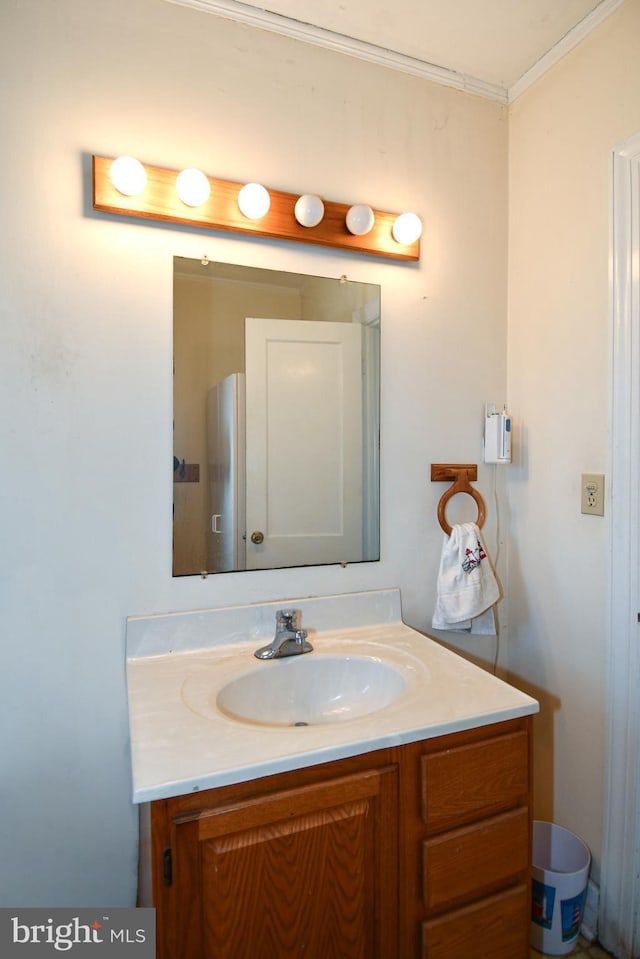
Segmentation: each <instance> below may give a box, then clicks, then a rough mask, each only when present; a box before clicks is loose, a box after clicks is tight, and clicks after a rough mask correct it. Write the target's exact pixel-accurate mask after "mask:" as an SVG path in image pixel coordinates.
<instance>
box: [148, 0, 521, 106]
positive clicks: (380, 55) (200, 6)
mask: <svg viewBox="0 0 640 959" xmlns="http://www.w3.org/2000/svg"><path fill="white" fill-rule="evenodd" d="M167 2H168V3H174V4H177V5H178V6H181V7H191V8H192V9H195V10H203V11H204V12H205V13H213V14H215V15H216V16H219V17H224V18H225V19H226V20H235V21H236V22H238V23H245V24H249V25H250V26H252V27H258V28H259V29H261V30H268V31H270V32H271V33H278V34H280V35H282V36H285V37H291V38H292V39H294V40H302V41H303V42H305V43H313V44H314V45H315V46H319V47H324V48H325V49H328V50H334V51H335V52H337V53H343V54H346V55H347V56H350V57H356V58H358V59H359V60H367V61H369V63H376V64H378V65H379V66H383V67H388V68H389V69H391V70H397V71H399V72H400V73H408V74H410V75H412V76H415V77H421V78H422V79H425V80H431V81H433V82H434V83H439V84H441V85H442V86H447V87H454V88H455V89H457V90H465V91H467V92H468V93H475V94H477V95H478V96H481V97H485V98H487V99H489V100H498V101H499V102H500V103H507V102H508V93H507V90H506V89H505V88H504V87H502V86H499V85H498V84H495V83H487V82H485V81H484V80H479V79H478V78H477V77H472V76H469V75H468V74H465V73H460V72H458V71H456V70H448V69H447V68H446V67H439V66H437V65H436V64H434V63H428V62H427V61H426V60H420V59H418V58H417V57H410V56H406V55H405V54H403V53H398V52H396V51H395V50H387V49H386V48H385V47H379V46H376V45H375V44H372V43H366V42H365V41H363V40H357V39H356V38H354V37H347V36H344V35H343V34H341V33H335V32H334V31H333V30H325V29H323V28H322V27H316V26H314V25H313V24H310V23H304V22H303V21H302V20H294V19H292V18H291V17H284V16H281V15H280V14H277V13H270V12H269V11H268V10H261V9H259V8H258V7H253V6H251V5H250V4H247V3H241V2H240V0H167Z"/></svg>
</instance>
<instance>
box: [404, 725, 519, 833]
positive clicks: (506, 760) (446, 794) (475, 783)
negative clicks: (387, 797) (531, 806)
mask: <svg viewBox="0 0 640 959" xmlns="http://www.w3.org/2000/svg"><path fill="white" fill-rule="evenodd" d="M420 761H421V780H422V781H421V792H422V795H421V803H422V818H423V821H424V824H425V826H426V827H427V833H428V834H429V835H432V834H434V833H438V832H444V831H445V830H447V829H452V828H454V827H457V826H461V825H465V824H466V823H470V822H474V821H476V820H478V819H484V818H486V817H488V816H492V815H495V814H496V813H498V812H501V811H503V810H506V809H511V808H513V807H514V806H521V805H522V806H525V805H527V804H528V798H529V737H528V735H527V732H526V731H525V730H519V731H518V732H514V733H508V734H506V735H503V736H495V737H493V738H492V739H485V740H482V741H480V742H477V743H471V744H469V745H466V746H457V747H455V748H453V749H445V750H442V751H440V752H434V753H430V754H428V755H423V756H422V757H421V760H420Z"/></svg>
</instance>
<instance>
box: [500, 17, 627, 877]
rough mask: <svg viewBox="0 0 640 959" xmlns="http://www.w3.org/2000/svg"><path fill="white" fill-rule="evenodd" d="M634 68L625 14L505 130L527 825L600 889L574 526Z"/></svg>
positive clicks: (514, 645)
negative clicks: (574, 842)
mask: <svg viewBox="0 0 640 959" xmlns="http://www.w3.org/2000/svg"><path fill="white" fill-rule="evenodd" d="M639 63H640V2H638V0H627V3H626V4H624V6H622V7H621V8H620V9H619V10H618V11H617V12H616V13H614V14H613V15H612V16H611V17H609V18H608V19H607V20H606V21H605V22H604V24H603V25H602V26H600V27H599V29H598V30H597V31H596V32H594V33H593V34H591V36H590V37H588V38H587V39H586V40H585V41H584V42H583V43H582V44H581V45H580V46H579V47H578V48H576V49H575V50H574V51H573V52H572V53H570V54H569V55H568V56H567V57H566V58H565V59H564V60H563V61H562V62H561V63H560V64H559V65H557V66H556V67H554V68H553V69H552V70H550V71H549V72H548V73H547V74H546V75H545V76H544V77H543V78H542V79H541V80H540V81H538V83H536V84H535V86H533V87H532V88H531V89H530V90H529V91H528V92H527V93H525V94H523V95H522V96H521V97H520V98H519V99H518V100H517V101H516V102H515V103H514V104H513V106H512V107H511V110H510V118H509V134H510V136H509V326H508V383H509V402H510V406H511V410H512V412H513V414H514V415H515V416H516V419H517V425H518V427H519V429H518V434H517V435H518V436H519V437H520V443H519V449H518V453H517V460H516V463H515V464H514V466H513V467H512V468H511V469H510V470H509V473H508V496H509V509H510V524H511V538H510V543H509V559H508V563H509V628H510V635H509V645H508V667H509V670H510V671H511V673H512V674H513V676H514V677H516V679H518V680H524V681H525V684H526V685H527V686H528V687H529V689H531V690H532V691H533V692H534V694H537V695H538V696H539V698H540V700H541V704H542V713H541V717H540V719H539V720H538V721H537V727H536V728H537V741H536V747H537V748H536V764H535V772H536V814H537V815H538V817H539V818H544V819H547V818H550V819H554V820H555V821H556V822H559V823H561V824H563V825H565V826H567V827H568V828H570V829H572V830H574V831H575V832H577V833H578V834H579V835H581V836H582V837H583V838H584V839H585V841H586V842H587V843H588V845H589V846H590V847H591V849H592V852H593V854H594V857H595V868H594V875H595V876H596V878H597V877H598V874H599V858H600V854H601V844H602V811H603V776H604V765H605V754H604V750H605V741H606V701H605V690H606V670H607V646H606V639H607V634H606V629H607V622H606V600H607V543H608V540H607V536H608V531H607V522H608V520H607V518H606V517H605V518H604V519H601V518H598V517H593V516H584V515H582V514H581V513H580V474H581V473H582V472H602V473H607V470H608V440H609V436H608V416H609V397H610V385H609V361H608V350H609V313H608V254H609V246H608V231H609V157H610V152H611V150H612V148H613V147H614V146H615V145H616V144H617V143H619V142H621V141H622V140H624V139H625V138H627V137H628V136H630V135H631V134H633V133H635V132H637V131H638V130H640V70H639V69H638V64H639ZM607 479H608V480H609V479H610V477H607Z"/></svg>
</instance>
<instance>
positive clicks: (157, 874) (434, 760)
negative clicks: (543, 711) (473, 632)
mask: <svg viewBox="0 0 640 959" xmlns="http://www.w3.org/2000/svg"><path fill="white" fill-rule="evenodd" d="M530 781H531V777H530V718H529V717H526V718H523V719H518V720H512V721H510V722H507V723H500V724H494V725H491V726H485V727H483V728H481V729H476V730H470V731H466V732H463V733H455V734H451V735H447V736H443V737H439V738H436V739H431V740H425V741H423V742H419V743H412V744H409V745H406V746H401V747H391V748H388V749H382V750H378V751H376V752H373V753H368V754H364V755H361V756H356V757H352V758H350V759H344V760H338V761H335V762H331V763H326V764H324V765H321V766H313V767H309V768H307V769H301V770H296V771H293V772H288V773H281V774H279V775H276V776H270V777H265V778H263V779H258V780H253V781H251V782H247V783H239V784H236V785H233V786H223V787H220V788H218V789H211V790H207V791H206V792H201V793H198V792H196V793H191V794H189V795H185V796H179V797H176V798H173V799H166V800H158V801H156V802H154V803H152V804H151V839H152V881H153V898H154V905H155V906H156V909H157V941H158V948H157V956H158V959H303V957H304V959H445V957H446V959H463V957H464V959H485V957H486V959H528V956H529V922H530V904H529V903H530V891H529V881H530V880H529V873H530V847H531V842H530V829H531V814H530Z"/></svg>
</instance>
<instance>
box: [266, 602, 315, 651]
mask: <svg viewBox="0 0 640 959" xmlns="http://www.w3.org/2000/svg"><path fill="white" fill-rule="evenodd" d="M301 616H302V613H301V611H300V610H299V609H279V610H278V612H277V613H276V634H275V636H274V637H273V639H272V640H271V642H270V643H269V644H268V645H267V646H261V647H260V649H256V651H255V653H254V656H256V657H257V658H258V659H278V658H279V657H281V656H299V655H300V654H301V653H310V652H311V651H312V650H313V646H312V645H311V643H309V642H307V631H306V629H301V628H300V619H301Z"/></svg>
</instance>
